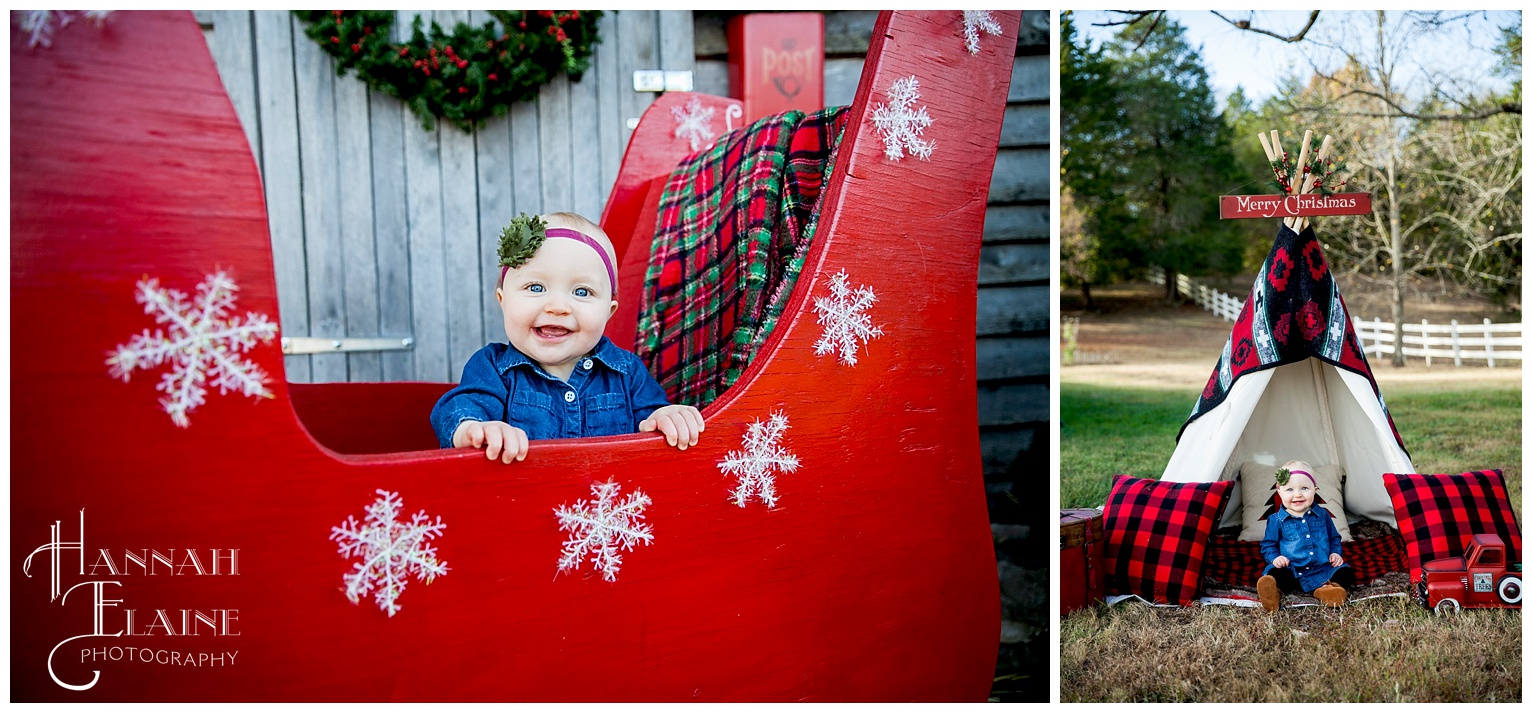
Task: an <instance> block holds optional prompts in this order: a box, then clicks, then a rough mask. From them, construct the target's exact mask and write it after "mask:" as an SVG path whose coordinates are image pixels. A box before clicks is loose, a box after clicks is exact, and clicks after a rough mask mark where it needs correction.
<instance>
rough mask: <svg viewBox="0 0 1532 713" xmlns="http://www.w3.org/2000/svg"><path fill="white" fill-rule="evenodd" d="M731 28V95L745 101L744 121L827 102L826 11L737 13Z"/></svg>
mask: <svg viewBox="0 0 1532 713" xmlns="http://www.w3.org/2000/svg"><path fill="white" fill-rule="evenodd" d="M728 33H729V96H732V97H734V98H736V99H739V100H741V101H743V102H744V105H745V107H744V110H745V117H744V120H745V122H747V123H748V122H751V121H755V120H756V119H759V118H761V117H763V116H766V115H768V114H778V113H781V112H784V111H788V110H789V109H797V110H799V111H818V110H820V109H823V108H824V103H825V70H824V57H825V52H824V36H825V20H824V15H821V14H819V13H817V12H765V13H751V14H748V15H736V16H734V17H733V18H731V19H730V20H729V26H728Z"/></svg>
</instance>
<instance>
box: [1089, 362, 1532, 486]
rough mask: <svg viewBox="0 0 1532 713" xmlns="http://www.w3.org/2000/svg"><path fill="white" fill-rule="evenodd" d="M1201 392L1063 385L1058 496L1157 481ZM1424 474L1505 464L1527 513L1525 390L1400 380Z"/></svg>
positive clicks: (1409, 432)
mask: <svg viewBox="0 0 1532 713" xmlns="http://www.w3.org/2000/svg"><path fill="white" fill-rule="evenodd" d="M1197 394H1198V391H1197V390H1186V391H1180V390H1174V389H1135V388H1125V387H1104V386H1091V385H1085V384H1070V383H1064V384H1060V385H1059V501H1060V503H1061V504H1062V506H1063V507H1065V508H1081V507H1096V506H1099V505H1101V504H1102V503H1104V502H1106V496H1107V492H1108V491H1110V490H1111V487H1112V476H1113V475H1116V474H1118V473H1126V474H1128V475H1136V476H1140V477H1153V478H1157V477H1159V475H1160V472H1161V470H1162V469H1164V467H1165V463H1166V462H1167V461H1169V460H1170V454H1171V453H1172V452H1174V451H1175V449H1176V433H1177V432H1179V431H1180V429H1181V424H1182V422H1184V421H1185V420H1186V417H1187V415H1188V414H1190V413H1191V409H1192V404H1194V403H1196V400H1197ZM1384 397H1385V398H1386V399H1388V408H1389V412H1390V413H1392V414H1393V416H1394V424H1395V425H1396V426H1398V427H1399V435H1400V436H1401V437H1402V438H1403V439H1404V445H1405V448H1408V449H1409V452H1410V459H1411V460H1412V461H1414V463H1415V468H1416V470H1418V471H1420V472H1422V473H1462V472H1464V471H1468V470H1479V469H1484V468H1499V469H1501V470H1502V471H1504V473H1505V480H1506V487H1507V489H1508V490H1509V491H1510V495H1511V503H1512V506H1513V507H1515V508H1516V509H1517V514H1518V515H1520V513H1521V389H1520V388H1517V387H1498V388H1497V387H1491V386H1481V387H1473V388H1464V389H1461V390H1444V389H1442V388H1441V387H1436V386H1427V387H1409V386H1400V385H1395V386H1393V387H1392V388H1390V389H1389V390H1388V392H1387V393H1386V394H1385V395H1384Z"/></svg>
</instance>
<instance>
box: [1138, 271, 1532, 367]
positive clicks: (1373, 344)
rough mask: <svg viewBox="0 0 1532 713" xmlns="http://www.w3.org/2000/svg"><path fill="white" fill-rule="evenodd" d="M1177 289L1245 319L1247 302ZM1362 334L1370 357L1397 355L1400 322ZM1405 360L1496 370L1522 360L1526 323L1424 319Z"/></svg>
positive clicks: (1196, 285) (1410, 333)
mask: <svg viewBox="0 0 1532 713" xmlns="http://www.w3.org/2000/svg"><path fill="white" fill-rule="evenodd" d="M1148 279H1149V282H1151V283H1153V284H1156V285H1164V284H1165V272H1164V270H1162V269H1160V268H1150V269H1149V274H1148ZM1176 289H1178V290H1180V292H1181V294H1183V295H1185V296H1186V297H1187V298H1188V299H1190V300H1191V301H1192V302H1195V303H1196V304H1197V305H1198V306H1200V307H1202V308H1203V309H1206V310H1207V311H1209V312H1212V313H1213V314H1215V315H1218V316H1219V317H1222V318H1223V319H1225V320H1227V321H1230V322H1232V321H1234V320H1236V319H1238V318H1239V313H1240V311H1241V310H1243V309H1244V307H1245V301H1244V300H1242V299H1239V298H1237V297H1234V296H1232V295H1229V294H1228V293H1225V292H1222V291H1219V290H1216V289H1213V288H1211V287H1208V286H1207V285H1204V284H1202V283H1200V282H1197V281H1196V280H1193V279H1192V278H1190V277H1187V276H1186V275H1181V274H1177V275H1176ZM1351 321H1352V324H1353V325H1354V326H1355V327H1356V336H1357V338H1358V339H1359V340H1361V342H1362V349H1363V351H1365V352H1366V353H1367V355H1368V356H1369V357H1380V356H1387V357H1393V355H1394V323H1393V322H1392V321H1388V322H1385V321H1383V320H1381V319H1371V320H1364V319H1362V318H1361V317H1353V318H1352V320H1351ZM1404 356H1405V358H1406V359H1408V358H1410V357H1421V358H1424V359H1425V360H1426V366H1431V364H1432V363H1433V362H1434V361H1437V360H1442V361H1445V360H1447V359H1451V360H1452V363H1453V365H1454V366H1462V365H1463V360H1464V359H1467V360H1470V361H1482V362H1485V364H1486V365H1488V366H1489V367H1490V368H1494V367H1495V363H1496V362H1503V361H1509V360H1514V361H1522V349H1521V324H1520V323H1495V322H1491V321H1489V320H1488V319H1485V320H1484V321H1483V322H1482V323H1479V324H1474V323H1465V324H1459V323H1458V321H1457V320H1455V319H1454V320H1452V321H1451V322H1449V323H1447V324H1431V323H1430V321H1429V320H1424V319H1423V320H1421V321H1420V323H1419V324H1414V323H1406V324H1405V325H1404Z"/></svg>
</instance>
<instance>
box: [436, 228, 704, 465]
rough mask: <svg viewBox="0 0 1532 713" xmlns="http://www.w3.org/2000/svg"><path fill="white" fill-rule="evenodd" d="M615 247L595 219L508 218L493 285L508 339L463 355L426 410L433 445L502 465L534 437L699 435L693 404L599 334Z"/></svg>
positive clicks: (611, 296) (613, 302)
mask: <svg viewBox="0 0 1532 713" xmlns="http://www.w3.org/2000/svg"><path fill="white" fill-rule="evenodd" d="M545 219H546V220H545ZM614 252H615V251H614V250H613V249H612V241H611V240H610V239H609V238H607V236H606V233H605V232H603V231H602V230H601V228H600V227H599V226H597V225H596V224H595V223H592V222H590V221H589V220H586V219H585V218H583V217H581V216H578V215H575V214H573V213H551V214H549V215H546V216H534V217H530V218H529V217H527V216H526V215H525V214H523V215H521V216H519V217H517V218H516V219H515V220H513V221H511V224H510V226H509V227H507V228H506V229H505V230H504V231H503V233H502V234H501V239H500V265H501V269H500V283H499V285H497V286H496V287H495V300H496V301H497V302H499V303H500V311H501V313H502V314H503V315H504V317H505V333H506V337H507V338H508V339H509V340H510V343H509V344H501V343H498V342H495V343H491V344H489V345H488V346H486V347H484V348H483V349H480V350H479V351H478V352H476V353H474V355H473V356H472V357H469V359H468V363H467V364H466V365H464V366H463V378H462V380H461V381H460V382H459V383H458V385H457V386H456V387H454V388H453V389H452V390H450V391H448V392H447V393H446V394H443V395H442V397H441V399H440V400H438V401H437V402H436V406H435V407H434V408H432V409H431V427H432V428H433V429H435V430H436V437H437V440H438V441H439V442H440V443H441V446H442V447H443V448H463V447H473V448H482V449H484V455H485V457H486V458H488V459H490V460H495V459H499V460H501V461H502V462H505V463H510V462H511V461H513V460H517V461H519V460H523V459H525V458H526V455H527V447H528V444H527V441H528V440H532V439H543V438H577V437H581V436H611V435H617V434H621V433H633V432H634V431H640V432H642V431H654V430H659V431H660V432H662V433H664V434H665V440H666V441H667V442H668V443H669V444H670V445H672V446H675V447H677V448H680V449H682V450H685V449H686V447H687V446H694V445H697V435H698V434H700V433H701V432H702V429H703V423H702V414H701V413H699V412H698V411H697V409H696V407H694V406H682V405H670V404H669V400H668V399H667V398H666V395H665V391H664V390H663V389H661V388H660V385H659V384H658V383H657V382H655V380H654V377H653V376H650V375H649V371H648V369H647V368H645V366H644V363H643V362H642V361H641V360H639V358H638V357H637V356H635V355H634V354H633V353H632V352H629V351H627V350H625V349H623V348H621V347H618V346H617V345H615V344H612V342H611V340H609V339H607V338H606V337H605V336H604V335H603V334H602V332H603V331H604V330H605V329H606V323H607V320H609V319H611V317H612V314H613V313H615V312H616V311H617V271H616V269H615V268H614V265H615V260H614V258H613V253H614Z"/></svg>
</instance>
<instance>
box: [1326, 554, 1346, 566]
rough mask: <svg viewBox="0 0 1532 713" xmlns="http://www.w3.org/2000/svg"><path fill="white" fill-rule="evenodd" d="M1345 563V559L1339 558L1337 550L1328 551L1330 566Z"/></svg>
mask: <svg viewBox="0 0 1532 713" xmlns="http://www.w3.org/2000/svg"><path fill="white" fill-rule="evenodd" d="M1345 563H1346V560H1343V559H1341V556H1340V553H1339V552H1332V553H1330V566H1332V567H1339V566H1341V565H1343V564H1345Z"/></svg>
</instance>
